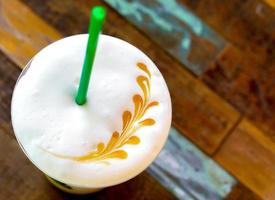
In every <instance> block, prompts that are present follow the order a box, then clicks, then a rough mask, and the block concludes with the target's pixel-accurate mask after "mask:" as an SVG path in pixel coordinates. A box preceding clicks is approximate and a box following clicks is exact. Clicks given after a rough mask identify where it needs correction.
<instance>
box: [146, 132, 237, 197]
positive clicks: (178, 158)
mask: <svg viewBox="0 0 275 200" xmlns="http://www.w3.org/2000/svg"><path fill="white" fill-rule="evenodd" d="M148 171H149V172H150V174H152V175H153V176H154V177H155V178H156V179H157V180H160V182H161V183H162V184H163V185H165V187H166V188H168V189H170V190H171V191H173V193H174V194H175V195H176V196H177V197H178V198H179V199H205V200H219V199H224V198H225V197H226V196H227V195H228V193H229V192H230V191H231V189H232V187H233V186H234V185H235V183H236V180H235V179H234V178H233V177H232V176H230V175H229V174H228V173H227V172H225V171H224V170H223V169H222V168H221V167H220V166H219V165H218V164H217V163H215V162H213V160H212V159H211V158H209V157H208V156H206V155H205V154H204V153H203V152H201V151H200V150H199V149H198V148H197V147H196V146H195V145H194V144H192V143H191V142H190V141H188V140H187V139H186V138H185V137H183V136H182V135H181V134H180V133H179V132H178V131H177V130H176V129H174V128H171V130H170V133H169V138H168V140H167V142H166V144H165V147H164V148H163V150H162V151H161V152H160V154H159V156H158V158H157V159H156V160H155V161H154V163H153V164H152V165H150V167H149V168H148Z"/></svg>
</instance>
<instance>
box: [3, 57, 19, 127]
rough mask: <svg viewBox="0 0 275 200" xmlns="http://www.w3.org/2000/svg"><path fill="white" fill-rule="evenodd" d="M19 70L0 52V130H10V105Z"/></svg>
mask: <svg viewBox="0 0 275 200" xmlns="http://www.w3.org/2000/svg"><path fill="white" fill-rule="evenodd" d="M19 74H20V69H19V68H18V67H15V65H14V64H13V63H12V62H11V61H10V60H9V59H8V58H7V57H6V56H5V55H4V54H3V53H2V52H0V130H2V131H4V132H6V131H7V132H8V130H12V127H11V122H10V103H11V97H12V91H13V87H14V85H15V82H16V80H17V77H18V76H19Z"/></svg>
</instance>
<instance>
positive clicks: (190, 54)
mask: <svg viewBox="0 0 275 200" xmlns="http://www.w3.org/2000/svg"><path fill="white" fill-rule="evenodd" d="M105 2H107V3H108V4H109V5H111V6H112V7H113V8H114V9H115V10H116V11H118V12H119V13H120V14H121V15H123V16H124V17H125V18H127V20H129V21H130V22H131V23H133V24H134V25H136V26H137V27H138V28H139V29H141V30H142V31H143V32H144V33H145V34H147V35H148V36H149V37H150V38H151V40H153V41H155V42H156V43H157V44H158V45H160V46H161V47H162V48H163V49H165V50H166V51H167V52H168V53H169V54H170V55H172V56H173V57H175V58H176V59H178V60H179V61H180V62H181V63H183V64H184V65H185V66H186V67H187V68H188V69H189V70H191V71H192V72H193V73H195V74H197V75H200V74H201V73H203V71H204V70H205V67H207V66H208V64H209V63H210V62H211V61H212V60H213V59H214V58H215V57H216V55H217V54H218V52H219V51H220V50H221V49H222V48H223V46H224V44H225V42H224V41H223V39H222V38H221V37H219V35H217V34H216V33H215V32H214V31H212V30H211V29H210V28H209V27H208V26H207V25H205V24H204V23H203V21H201V20H200V19H199V18H198V17H196V16H195V15H194V14H192V13H191V12H190V11H189V10H188V9H187V8H186V7H185V6H184V5H181V4H179V3H178V2H177V1H176V0H169V1H163V0H155V1H150V2H149V1H146V0H141V1H140V0H135V1H127V0H105Z"/></svg>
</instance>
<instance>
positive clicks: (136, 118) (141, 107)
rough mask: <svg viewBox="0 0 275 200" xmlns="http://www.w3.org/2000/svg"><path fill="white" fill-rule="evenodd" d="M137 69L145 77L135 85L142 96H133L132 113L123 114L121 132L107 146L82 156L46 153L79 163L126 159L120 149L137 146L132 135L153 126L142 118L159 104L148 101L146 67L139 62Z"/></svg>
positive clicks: (148, 77) (136, 140) (148, 76)
mask: <svg viewBox="0 0 275 200" xmlns="http://www.w3.org/2000/svg"><path fill="white" fill-rule="evenodd" d="M137 67H138V68H139V69H140V70H142V71H143V72H145V74H146V76H144V75H140V76H138V77H137V78H136V81H137V84H138V85H139V87H140V89H141V91H142V96H141V95H140V94H135V95H134V96H133V99H132V100H133V103H134V111H133V112H134V113H133V114H132V112H131V111H128V110H126V111H124V112H123V114H122V130H121V132H118V131H114V132H113V134H112V136H111V138H110V140H109V141H108V143H107V145H105V144H104V143H99V144H98V145H97V149H96V150H94V151H91V152H88V153H87V154H85V155H82V156H64V155H60V154H56V153H53V152H49V151H47V150H46V151H47V152H48V153H50V154H52V155H53V156H57V157H59V158H63V159H69V160H73V161H79V162H91V161H103V160H106V159H112V158H116V159H126V158H127V157H128V154H127V152H126V151H125V150H122V149H120V148H121V147H122V146H124V145H137V144H139V143H140V139H139V137H138V136H136V135H134V134H135V133H136V131H137V130H138V129H140V128H142V127H145V126H152V125H154V124H155V120H154V119H152V118H147V119H142V117H143V116H144V114H145V113H146V112H147V111H148V110H149V109H150V108H152V107H154V106H157V105H158V104H159V103H158V102H157V101H151V102H150V101H149V98H150V80H151V73H150V71H149V70H148V67H147V66H146V65H145V64H144V63H141V62H139V63H137Z"/></svg>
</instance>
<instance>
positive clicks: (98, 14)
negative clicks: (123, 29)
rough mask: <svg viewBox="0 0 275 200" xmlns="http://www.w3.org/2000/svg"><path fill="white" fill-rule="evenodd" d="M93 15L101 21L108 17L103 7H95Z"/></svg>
mask: <svg viewBox="0 0 275 200" xmlns="http://www.w3.org/2000/svg"><path fill="white" fill-rule="evenodd" d="M92 15H93V16H94V17H96V18H97V19H99V20H103V19H104V17H105V15H106V10H105V8H104V7H102V6H95V7H94V8H93V9H92Z"/></svg>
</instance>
